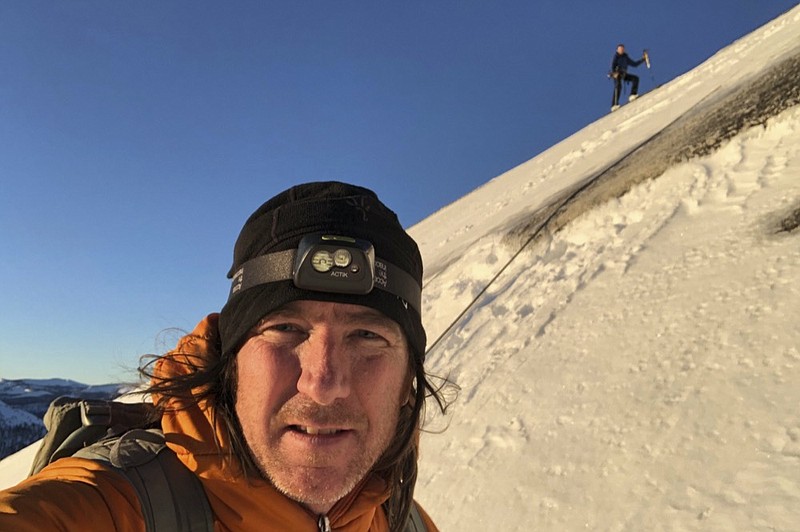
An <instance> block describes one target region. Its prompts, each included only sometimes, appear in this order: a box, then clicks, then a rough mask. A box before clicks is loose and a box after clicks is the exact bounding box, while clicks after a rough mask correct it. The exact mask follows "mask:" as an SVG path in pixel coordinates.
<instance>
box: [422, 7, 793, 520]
mask: <svg viewBox="0 0 800 532" xmlns="http://www.w3.org/2000/svg"><path fill="white" fill-rule="evenodd" d="M798 35H800V9H798V8H796V9H795V10H793V11H792V12H790V13H788V14H786V15H784V16H783V17H782V18H780V19H778V20H776V21H774V22H772V23H770V24H768V25H767V26H765V27H764V28H762V29H760V30H758V31H756V32H755V33H753V34H752V35H750V36H748V37H746V38H744V39H741V40H740V41H738V42H736V43H734V44H733V45H731V46H730V47H728V48H726V49H724V50H722V51H721V52H720V53H719V54H717V55H716V56H714V57H713V58H711V59H710V60H709V61H708V62H706V63H705V64H703V65H701V66H700V67H698V68H697V69H695V70H693V71H692V72H690V73H688V74H686V75H684V76H683V77H681V78H679V79H677V80H675V81H674V82H672V83H670V84H669V85H667V86H665V87H662V88H661V89H660V90H658V91H656V92H654V93H651V94H648V95H646V96H644V97H642V98H641V99H640V100H638V101H637V102H635V103H632V104H630V105H629V106H626V107H623V108H622V109H621V110H619V111H617V112H615V113H613V114H611V115H609V116H608V117H606V118H604V119H603V120H600V121H598V122H597V123H594V124H592V125H590V126H589V127H587V128H585V129H584V130H583V131H581V132H579V133H577V134H576V135H574V136H573V137H571V138H569V139H567V140H565V141H564V142H562V143H560V144H559V145H557V146H555V147H554V148H553V149H551V150H549V151H547V152H545V153H543V154H542V155H540V156H539V157H536V158H535V159H533V160H531V161H529V162H527V163H525V164H523V165H521V166H520V167H518V168H516V169H514V170H512V171H510V172H508V173H506V174H505V175H502V176H500V177H498V178H496V179H494V180H493V181H491V182H490V183H488V184H487V185H485V186H484V187H482V188H480V189H478V190H476V191H475V192H473V193H472V194H470V195H468V196H466V197H465V198H463V199H461V200H460V201H458V202H456V203H454V204H452V205H450V206H448V207H447V208H445V209H443V210H442V211H440V212H438V213H436V214H435V215H433V216H431V217H430V218H428V219H426V220H425V221H423V222H421V223H420V224H418V225H417V226H415V227H414V228H412V230H411V232H412V234H413V236H414V237H415V238H417V239H418V240H419V241H420V242H421V243H422V250H423V255H424V257H425V259H426V265H427V273H426V286H425V291H424V292H425V294H426V296H425V297H426V300H425V319H426V326H427V327H428V330H429V332H430V336H431V338H430V343H431V344H433V343H434V342H435V340H436V339H437V338H438V336H439V334H440V333H441V332H442V331H445V330H447V329H448V326H450V324H451V322H452V320H453V319H454V318H455V316H457V315H458V314H459V313H460V312H462V311H463V310H464V308H465V307H466V306H467V305H468V304H469V303H470V302H471V301H472V300H473V299H474V298H475V297H476V296H479V297H477V301H476V302H475V303H474V304H473V306H472V307H470V308H469V310H468V311H467V312H466V313H465V314H464V316H463V317H462V318H461V319H460V320H459V321H458V322H457V324H456V325H455V326H454V327H453V328H452V329H450V330H449V332H447V334H446V335H445V336H444V338H443V339H442V340H441V341H440V342H439V343H438V344H436V345H434V346H433V349H432V351H431V352H430V354H429V360H430V363H431V365H432V369H433V370H434V371H436V372H438V373H439V374H442V375H449V376H450V377H451V378H452V379H454V380H455V381H456V382H458V384H459V385H460V386H461V388H462V389H461V393H460V395H459V398H458V401H457V402H456V404H455V405H454V408H453V409H452V413H451V415H450V417H449V419H448V421H449V427H448V428H447V430H446V431H445V432H444V433H442V434H438V435H437V434H432V435H428V436H427V437H426V438H424V439H423V446H424V447H423V458H422V470H421V473H420V481H419V484H418V497H419V498H420V499H421V501H422V502H423V504H424V505H425V506H426V508H429V509H430V511H431V513H432V514H433V515H434V517H435V518H436V519H437V521H438V522H439V523H440V525H441V527H442V529H443V530H474V531H481V530H578V529H580V530H584V529H588V530H798V529H800V525H798V523H800V411H799V410H798V404H800V350H799V348H798V346H800V331H798V327H797V315H798V312H800V288H798V286H797V279H799V278H800V230H798V229H795V230H793V231H786V230H784V229H783V227H787V228H788V227H791V226H792V222H793V221H794V222H795V223H796V221H797V219H798V218H800V177H799V176H800V108H798V107H797V106H796V100H794V103H793V104H791V102H790V105H793V107H791V108H789V109H787V110H784V111H782V112H781V113H780V115H779V116H776V117H774V118H772V119H770V120H769V121H768V122H767V124H766V127H762V126H756V127H754V128H749V129H745V130H744V131H742V132H740V133H739V134H737V135H736V136H735V137H734V138H733V139H731V140H729V141H727V142H725V143H724V144H723V145H722V146H721V147H720V148H719V149H718V150H717V151H715V152H714V151H712V152H711V153H709V154H708V155H705V156H702V157H699V158H693V159H690V160H688V161H686V162H683V163H678V164H672V165H670V166H669V167H668V168H667V169H666V171H663V172H661V173H660V174H658V175H657V176H654V177H656V179H653V180H649V181H646V182H644V183H642V184H639V185H635V186H634V187H633V188H632V190H631V191H630V192H628V193H627V194H625V195H624V196H622V197H621V198H619V199H612V200H609V201H606V202H605V203H601V204H600V205H599V206H595V207H593V208H591V209H589V210H582V209H580V208H578V209H577V212H573V213H572V216H571V219H572V221H571V223H569V224H568V225H566V226H565V227H564V228H563V229H562V230H560V231H558V232H555V233H554V232H551V231H544V232H543V233H542V236H541V237H540V238H537V239H535V240H534V241H533V243H532V244H531V245H530V246H529V247H528V248H526V249H525V250H524V251H522V252H521V253H520V255H519V256H517V257H516V258H515V259H514V260H513V261H512V262H511V264H510V265H509V266H508V267H507V268H506V269H505V270H504V271H503V273H502V274H501V275H500V276H499V277H498V279H497V280H495V281H494V282H493V283H492V284H491V286H490V287H489V288H488V290H487V291H486V292H485V293H484V294H483V295H480V293H481V290H483V289H484V287H485V286H486V284H487V282H488V281H489V280H490V279H492V277H493V276H494V275H495V274H497V272H499V271H501V270H502V269H503V267H505V266H506V264H507V263H508V261H509V260H510V259H511V258H512V256H513V254H514V253H516V252H517V251H518V250H519V247H520V245H521V244H522V243H524V241H525V239H524V238H520V235H519V234H518V233H523V234H524V233H525V231H524V230H523V231H520V230H519V228H520V226H521V225H525V219H526V218H531V219H535V218H536V216H535V214H536V213H537V212H540V211H541V210H542V209H543V208H544V207H546V206H547V205H548V204H550V202H551V200H552V199H553V198H558V197H559V196H561V195H562V192H563V191H564V190H568V189H571V188H574V186H575V185H576V184H580V183H582V182H584V181H585V180H586V179H587V178H589V177H591V176H594V175H596V174H597V173H598V172H599V171H600V170H602V169H604V168H607V167H609V166H610V165H611V164H612V163H613V162H614V161H615V160H616V159H618V158H619V157H620V156H621V155H623V154H626V153H628V152H629V151H630V149H631V148H632V147H634V146H638V145H639V144H640V143H642V142H643V141H645V140H646V139H648V138H650V137H651V136H652V135H653V133H654V132H655V131H660V130H661V129H663V128H665V127H666V126H667V125H668V124H670V123H672V122H673V121H674V120H676V119H678V118H680V117H682V115H684V114H685V113H687V112H690V111H691V112H690V113H689V114H690V115H692V116H687V119H686V120H685V121H684V123H686V124H689V125H691V127H692V128H695V129H697V128H698V127H699V126H701V125H703V124H702V123H701V124H698V122H699V121H700V120H699V118H707V117H708V116H711V115H710V114H709V112H710V110H709V106H712V105H714V104H715V103H716V104H719V105H717V107H716V108H715V109H714V111H715V112H716V113H718V114H719V113H720V112H721V113H723V114H728V115H730V114H733V113H735V112H736V111H738V108H736V106H734V105H732V104H731V102H733V101H740V100H735V99H734V100H726V99H725V97H727V96H731V95H732V94H734V93H735V92H736V90H737V89H740V88H743V87H744V88H746V89H748V90H749V88H750V87H752V86H753V84H754V81H755V82H757V81H758V80H759V79H762V78H763V72H765V71H766V69H768V68H769V67H770V66H774V65H777V64H782V63H784V62H785V61H787V60H790V59H791V58H797V56H798V52H800V38H798V37H797V36H798ZM794 79H795V80H796V79H798V78H797V77H794ZM794 84H795V85H796V82H795V83H794ZM745 92H747V91H746V90H745ZM780 98H782V97H781V96H779V99H780ZM704 100H707V101H708V103H707V104H703V101H704ZM714 100H716V102H715V101H714ZM697 104H702V105H700V106H699V109H698V108H695V109H694V110H692V109H693V107H695V106H696V105H697ZM704 106H705V107H704ZM706 111H709V112H706ZM692 117H694V119H692ZM698 117H699V118H698ZM690 129H691V128H690ZM690 129H687V131H688V133H691V131H690ZM688 133H687V134H688ZM674 136H675V137H680V136H681V135H674ZM663 137H664V136H661V137H659V138H663ZM709 140H710V141H713V140H714V139H709ZM710 144H712V145H713V144H714V142H710ZM648 146H650V145H648ZM668 148H669V146H666V147H664V146H662V147H661V149H662V150H663V149H667V150H668ZM651 151H653V150H651ZM651 151H645V152H643V155H642V156H641V157H640V159H642V161H646V160H647V159H648V157H647V156H648V155H650V154H651ZM639 168H641V165H637V166H635V167H634V168H633V170H632V171H629V172H628V175H629V177H630V179H631V180H633V179H634V176H635V174H636V173H637V172H636V171H637V169H639ZM573 203H574V204H575V205H578V206H579V207H580V204H581V202H580V201H575V202H573ZM570 208H571V207H567V211H569V210H570ZM572 210H575V209H574V208H572ZM533 225H534V226H535V224H533ZM530 227H531V224H528V225H527V226H526V227H525V229H526V230H528V232H530ZM514 234H516V237H509V235H514ZM523 236H524V235H523Z"/></svg>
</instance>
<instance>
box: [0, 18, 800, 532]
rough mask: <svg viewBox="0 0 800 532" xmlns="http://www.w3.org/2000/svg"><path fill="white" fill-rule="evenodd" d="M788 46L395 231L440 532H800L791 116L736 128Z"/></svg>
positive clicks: (2, 466) (697, 79) (772, 37)
mask: <svg viewBox="0 0 800 532" xmlns="http://www.w3.org/2000/svg"><path fill="white" fill-rule="evenodd" d="M798 35H800V8H796V9H794V10H793V11H791V12H789V13H787V14H786V15H784V16H783V17H781V18H779V19H777V20H775V21H773V22H772V23H770V24H768V25H766V26H765V27H763V28H761V29H759V30H758V31H756V32H754V33H753V34H751V35H749V36H747V37H745V38H743V39H741V40H739V41H737V42H736V43H734V44H732V45H731V46H729V47H728V48H726V49H724V50H722V51H720V53H718V54H717V55H715V56H714V57H712V58H711V59H710V60H708V61H707V62H706V63H704V64H703V65H700V66H699V67H698V68H696V69H695V70H693V71H691V72H689V73H687V74H685V75H684V76H682V77H680V78H678V79H676V80H674V81H673V82H671V83H669V84H667V85H665V86H663V87H661V88H660V89H659V90H657V91H654V92H652V93H650V94H647V95H644V96H643V97H642V98H640V99H639V100H638V101H636V102H634V103H632V104H630V105H627V106H624V107H623V108H621V109H620V110H619V111H617V112H615V113H613V114H611V115H608V116H607V117H605V118H603V119H602V120H600V121H598V122H596V123H594V124H591V125H589V126H588V127H586V128H585V129H584V130H582V131H580V132H578V133H576V134H575V135H573V136H572V137H570V138H569V139H566V140H564V141H563V142H561V143H560V144H558V145H556V146H554V147H553V148H552V149H550V150H548V151H547V152H545V153H543V154H541V155H539V156H538V157H536V158H534V159H532V160H530V161H528V162H527V163H525V164H523V165H521V166H519V167H518V168H515V169H513V170H511V171H509V172H507V173H506V174H504V175H502V176H499V177H497V178H496V179H493V180H492V181H490V182H489V183H487V184H486V185H485V186H483V187H481V188H480V189H478V190H476V191H474V192H473V193H471V194H469V195H467V196H465V197H464V198H462V199H461V200H459V201H458V202H455V203H454V204H452V205H450V206H448V207H446V208H444V209H442V210H441V211H439V212H438V213H436V214H434V215H433V216H431V217H430V218H428V219H426V220H424V221H422V222H421V223H419V224H418V225H416V226H415V227H413V228H412V229H411V233H412V234H413V236H414V237H415V238H416V239H417V240H418V241H419V242H420V245H421V249H422V252H423V255H424V258H425V263H426V277H425V290H424V294H425V295H424V298H425V299H424V305H425V309H424V319H425V322H426V327H427V328H428V333H429V346H431V347H432V348H431V351H430V353H429V358H428V360H429V362H430V366H431V370H432V371H434V372H435V373H438V374H441V375H449V376H450V377H451V378H452V379H454V380H455V381H456V382H457V383H458V384H459V385H460V386H461V392H460V394H459V396H458V400H457V401H456V403H455V404H454V406H453V408H452V410H451V413H450V415H449V416H448V418H447V419H446V420H444V422H443V421H442V420H439V421H438V422H434V423H433V424H432V426H431V428H432V429H437V428H442V426H443V425H444V424H445V422H446V423H447V424H448V425H449V426H448V427H447V430H446V431H444V432H443V433H441V434H428V435H426V436H425V437H424V438H423V443H422V445H423V449H422V463H421V471H420V478H419V483H418V489H417V496H418V498H419V499H420V501H421V502H422V503H423V505H424V506H425V507H426V509H428V510H429V512H430V513H431V514H432V515H433V516H434V518H435V519H436V521H437V522H438V523H439V525H440V528H441V529H442V530H443V531H451V530H459V531H476V532H477V531H485V530H503V531H515V530H520V531H522V530H553V531H556V530H559V531H560V530H798V525H797V523H800V413H799V412H798V408H797V405H798V403H800V350H798V345H800V332H798V328H797V315H798V312H799V311H800V289H798V287H797V282H796V280H797V279H798V278H800V229H793V230H791V227H792V225H793V224H792V222H793V220H795V218H796V217H800V179H799V178H798V176H800V108H798V107H797V105H796V102H795V101H794V100H792V99H791V98H785V97H783V95H780V94H779V95H778V97H777V102H778V104H777V107H771V108H770V109H772V111H774V112H776V113H777V114H776V115H775V116H774V117H772V118H770V119H769V120H767V121H766V123H765V125H764V126H760V125H759V126H755V127H748V126H746V125H745V126H742V124H747V123H749V122H747V121H740V120H739V119H738V118H734V117H736V116H738V115H736V112H738V111H742V110H744V111H747V112H746V113H745V114H748V113H749V114H748V116H749V117H750V118H753V117H755V118H758V116H757V115H758V114H759V113H760V112H762V110H761V109H760V107H759V106H758V105H757V104H754V103H752V102H751V101H750V100H748V99H747V98H746V96H747V94H750V93H756V92H757V90H762V89H763V86H760V85H758V83H759V82H761V81H763V80H764V79H772V78H765V73H767V72H768V73H769V75H770V76H772V75H773V74H775V75H776V76H777V75H778V74H780V73H781V72H783V74H784V75H783V78H780V79H783V80H784V81H785V80H786V79H791V76H790V75H791V74H792V73H793V71H791V68H794V67H793V66H792V65H793V63H791V60H792V59H793V58H797V57H798V54H800V38H798V37H797V36H798ZM787 61H789V63H788V65H789V66H782V65H786V64H787ZM787 69H788V70H787ZM787 72H788V74H787ZM776 73H777V74H776ZM787 76H789V77H787ZM776 79H778V78H776ZM795 79H796V78H795ZM795 85H796V84H795ZM759 87H760V88H759ZM782 90H783V89H782ZM787 90H790V89H787ZM759 94H760V93H759ZM767 96H770V95H769V94H766V95H765V98H766V97H767ZM773 96H774V95H773ZM759 101H760V100H759ZM793 102H795V103H793ZM784 107H785V108H784ZM748 109H750V111H748ZM772 111H770V112H772ZM735 123H739V124H740V126H742V127H741V128H736V127H733V126H732V125H731V124H734V125H735ZM706 125H709V126H714V127H715V128H717V129H712V130H706V129H704V127H705V126H706ZM542 127H546V124H543V125H542ZM720 127H722V129H719V128H720ZM709 131H712V132H709ZM662 132H663V133H662ZM706 136H707V139H706ZM717 137H723V138H726V139H728V140H726V141H725V142H724V143H722V145H721V146H719V147H717V146H716V143H715V140H716V138H717ZM649 139H650V141H649V142H646V141H648V140H649ZM687 139H688V140H687ZM684 140H686V142H688V144H686V145H684V144H681V143H682V142H684ZM705 140H708V141H709V142H708V144H707V149H705V150H703V149H698V146H700V147H701V148H702V146H703V145H706V144H705V143H704V141H705ZM689 141H691V142H689ZM687 146H690V147H691V148H692V150H691V151H689V152H685V153H689V154H691V153H694V154H699V155H696V156H691V157H690V156H686V157H684V159H685V160H683V159H681V158H679V159H678V160H677V161H676V160H675V159H673V158H671V156H672V155H674V154H675V152H676V151H678V149H679V148H680V149H681V150H682V149H683V148H685V147H687ZM637 147H639V150H638V151H636V152H634V153H631V152H632V151H633V150H634V148H637ZM681 153H684V152H681ZM627 154H630V156H629V157H627V158H625V159H624V161H623V163H621V164H615V163H617V162H618V161H620V159H621V158H623V156H625V155H627ZM653 160H657V161H658V162H659V164H660V165H661V166H663V165H666V166H663V169H660V168H661V166H659V165H655V164H654V163H653V164H651V161H653ZM631 161H634V162H636V164H634V165H630V164H627V166H626V163H630V162H631ZM637 161H638V162H637ZM681 161H682V162H681ZM645 166H646V170H647V171H648V172H654V175H652V176H650V177H651V178H649V179H646V180H644V181H642V182H640V183H638V184H636V183H637V182H638V181H640V179H642V176H643V175H645V176H647V175H649V174H647V173H646V172H644V173H643V172H642V171H640V170H644V169H645ZM604 170H605V171H604ZM595 177H597V178H598V180H597V181H596V182H595V183H596V184H597V186H594V187H592V188H587V189H586V193H584V194H581V195H579V196H578V197H577V198H574V199H571V200H569V201H567V197H568V196H569V195H570V194H571V193H572V192H574V191H575V190H577V189H578V188H579V187H581V186H583V185H585V184H586V183H587V182H588V181H589V180H591V179H593V178H595ZM621 185H626V186H625V187H622V188H623V189H627V188H630V190H629V191H628V192H627V193H625V194H624V195H622V196H621V197H619V198H616V197H615V196H616V195H618V194H619V193H621V192H620V187H621ZM608 197H610V198H612V199H607V198H608ZM586 198H589V199H586ZM553 206H562V207H563V208H562V209H561V210H560V211H559V213H560V214H559V215H558V217H557V218H556V219H555V221H557V222H558V223H556V224H554V225H548V226H547V228H545V229H544V230H542V231H539V232H537V228H539V227H540V226H542V222H543V221H544V220H545V219H546V218H547V216H546V215H547V214H549V213H551V212H553V211H554V208H552V207H553ZM534 236H535V238H530V237H534ZM529 239H530V244H529V245H528V246H526V247H524V249H522V251H520V249H521V248H522V247H523V244H525V243H526V242H527V241H528V240H529ZM518 252H519V254H518V255H516V256H515V254H516V253H518ZM512 259H513V260H512ZM498 273H499V276H498V277H497V279H496V280H494V281H493V282H492V283H491V284H490V285H489V286H488V289H487V290H486V291H485V293H484V292H482V291H483V290H484V288H486V287H487V283H489V281H490V280H492V279H493V277H495V276H496V275H498ZM473 300H476V301H475V302H474V303H473ZM465 310H466V312H464V315H463V317H461V319H459V320H458V321H457V322H456V323H455V325H453V327H452V328H451V327H450V326H451V324H452V323H453V321H454V319H455V318H456V317H457V316H459V314H461V313H462V311H465ZM442 333H445V334H444V336H443V337H442V339H441V341H438V342H437V339H438V338H439V336H440V334H442ZM26 452H28V453H30V451H29V450H27V451H26V450H24V451H21V452H20V453H17V455H14V456H12V457H9V459H6V460H4V461H3V462H2V463H0V487H2V486H3V485H7V484H3V483H4V482H6V483H10V482H13V481H14V480H13V479H14V478H15V477H16V478H21V477H22V476H24V474H25V473H26V468H27V464H28V463H29V459H26V457H25V454H24V453H26Z"/></svg>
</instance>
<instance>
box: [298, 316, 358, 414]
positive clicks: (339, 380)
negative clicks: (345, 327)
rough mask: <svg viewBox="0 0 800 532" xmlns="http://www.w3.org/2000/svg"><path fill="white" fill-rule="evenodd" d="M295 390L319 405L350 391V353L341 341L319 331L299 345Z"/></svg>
mask: <svg viewBox="0 0 800 532" xmlns="http://www.w3.org/2000/svg"><path fill="white" fill-rule="evenodd" d="M298 356H299V358H300V378H299V379H298V381H297V391H298V392H300V393H302V394H304V395H306V396H308V397H310V398H311V399H312V400H313V401H314V402H316V403H318V404H321V405H329V404H331V403H333V402H334V401H336V400H337V399H343V398H345V397H347V396H348V395H350V377H351V375H350V374H351V368H350V357H349V356H348V353H347V352H346V349H344V346H343V345H342V343H341V342H338V341H336V339H335V338H333V337H332V336H331V335H330V334H327V333H324V332H320V333H314V334H312V335H311V336H309V338H308V340H307V341H306V342H305V343H304V344H303V346H302V347H301V351H300V353H298Z"/></svg>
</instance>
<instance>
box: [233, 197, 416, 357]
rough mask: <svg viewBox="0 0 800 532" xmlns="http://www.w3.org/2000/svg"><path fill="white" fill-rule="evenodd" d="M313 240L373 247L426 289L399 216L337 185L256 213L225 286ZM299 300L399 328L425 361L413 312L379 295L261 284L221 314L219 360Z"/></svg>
mask: <svg viewBox="0 0 800 532" xmlns="http://www.w3.org/2000/svg"><path fill="white" fill-rule="evenodd" d="M314 233H326V234H331V235H342V236H348V237H354V238H359V239H363V240H367V241H369V242H371V243H372V245H373V246H374V248H375V255H376V257H379V258H380V259H382V260H384V261H386V262H388V263H391V264H393V265H394V266H396V267H397V268H399V269H400V270H402V271H404V272H406V273H407V274H408V275H410V276H411V278H413V280H414V281H415V282H416V283H417V285H419V286H420V287H421V286H422V257H421V256H420V253H419V248H418V247H417V244H416V242H414V240H413V239H412V238H411V237H410V236H409V235H408V233H406V232H405V230H403V227H402V226H401V225H400V222H399V220H398V219H397V215H396V214H395V213H394V212H392V211H391V210H390V209H389V208H388V207H386V206H385V205H384V204H383V203H381V201H380V200H379V199H378V196H377V195H375V193H374V192H372V191H371V190H369V189H366V188H363V187H359V186H355V185H348V184H346V183H339V182H333V181H332V182H321V183H306V184H302V185H297V186H295V187H292V188H290V189H288V190H285V191H284V192H281V193H280V194H278V195H277V196H275V197H274V198H272V199H270V200H269V201H267V202H266V203H264V204H263V205H262V206H261V207H259V208H258V210H256V212H254V213H253V214H252V215H251V216H250V218H249V219H248V220H247V222H245V224H244V227H243V228H242V231H241V233H239V238H238V239H237V240H236V246H235V247H234V250H233V266H232V267H231V269H230V271H229V272H228V278H233V276H234V275H235V274H236V272H237V271H238V270H239V269H240V268H241V267H242V265H243V264H244V263H246V262H247V261H249V260H251V259H254V258H256V257H260V256H262V255H266V254H269V253H275V252H279V251H286V250H293V249H297V247H298V244H299V243H300V240H301V239H302V238H303V237H304V236H306V235H308V234H314ZM296 300H314V301H333V302H340V303H349V304H354V305H364V306H367V307H371V308H374V309H376V310H378V311H380V312H382V313H383V314H384V315H386V316H387V317H389V318H391V319H392V320H394V321H395V322H397V323H398V324H399V325H400V327H401V328H402V329H403V332H404V333H405V335H406V339H407V340H408V343H409V346H410V347H411V348H412V350H413V352H414V354H415V355H416V356H417V357H418V358H419V360H422V358H423V356H424V353H425V342H426V338H425V329H424V328H423V326H422V319H421V316H420V314H419V311H418V310H417V309H415V308H414V305H410V304H408V302H406V301H404V300H403V299H401V298H400V297H398V296H396V295H393V294H391V293H389V292H387V291H384V290H382V289H379V288H377V287H375V288H373V289H372V291H370V292H369V293H368V294H364V295H356V294H340V293H332V292H318V291H313V290H308V289H301V288H298V287H296V286H295V284H294V282H293V281H292V280H291V279H288V280H282V281H277V282H270V283H266V284H258V285H255V286H252V287H249V288H245V289H243V290H240V291H234V292H233V293H232V295H231V297H230V298H229V299H228V302H227V303H226V304H225V306H224V307H223V309H222V311H221V312H220V319H219V330H220V336H221V339H222V352H223V353H224V354H226V355H229V354H233V353H234V352H235V351H238V349H239V348H240V347H241V345H242V343H243V342H244V341H245V339H246V337H247V334H248V333H249V332H250V330H251V329H252V328H253V327H254V326H255V325H256V324H257V323H258V322H259V321H260V320H261V318H263V317H264V316H265V315H267V314H268V313H270V312H272V311H273V310H276V309H278V308H279V307H281V306H283V305H285V304H286V303H289V302H291V301H296ZM416 306H419V304H418V302H417V305H416Z"/></svg>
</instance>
